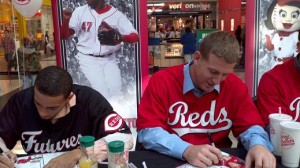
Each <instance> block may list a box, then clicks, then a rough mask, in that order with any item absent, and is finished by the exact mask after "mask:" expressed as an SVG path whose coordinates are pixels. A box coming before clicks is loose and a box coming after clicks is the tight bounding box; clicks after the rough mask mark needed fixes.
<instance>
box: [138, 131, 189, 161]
mask: <svg viewBox="0 0 300 168" xmlns="http://www.w3.org/2000/svg"><path fill="white" fill-rule="evenodd" d="M161 137H164V138H161ZM138 141H139V142H140V143H142V144H143V146H144V147H145V148H146V149H152V150H155V151H157V152H159V153H163V154H165V155H169V156H172V157H175V158H177V159H182V160H183V152H184V151H185V150H186V148H187V147H189V146H190V145H191V144H190V143H188V142H185V141H183V140H182V139H181V138H180V137H178V136H177V135H175V134H170V133H169V132H167V131H166V130H163V129H161V128H160V127H156V128H145V129H142V130H140V131H138Z"/></svg>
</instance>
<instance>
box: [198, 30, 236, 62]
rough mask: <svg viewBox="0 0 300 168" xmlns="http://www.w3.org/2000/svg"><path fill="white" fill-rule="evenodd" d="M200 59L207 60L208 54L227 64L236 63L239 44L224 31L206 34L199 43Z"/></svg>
mask: <svg viewBox="0 0 300 168" xmlns="http://www.w3.org/2000/svg"><path fill="white" fill-rule="evenodd" d="M199 51H200V53H201V57H203V58H204V59H206V60H207V59H208V56H209V55H210V54H215V55H216V56H218V57H220V58H222V59H224V60H225V61H226V62H227V63H229V64H232V63H236V62H237V61H238V58H239V54H240V47H239V43H238V41H237V40H236V38H235V37H234V36H233V35H232V34H230V33H229V32H225V31H216V32H212V33H210V34H208V35H207V36H206V37H205V38H204V39H203V40H202V42H201V44H200V49H199Z"/></svg>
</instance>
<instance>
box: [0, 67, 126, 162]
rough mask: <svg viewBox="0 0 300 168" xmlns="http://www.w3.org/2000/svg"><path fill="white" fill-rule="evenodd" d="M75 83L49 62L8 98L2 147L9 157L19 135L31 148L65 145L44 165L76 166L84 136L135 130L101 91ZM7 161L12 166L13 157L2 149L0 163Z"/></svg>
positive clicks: (0, 125)
mask: <svg viewBox="0 0 300 168" xmlns="http://www.w3.org/2000/svg"><path fill="white" fill-rule="evenodd" d="M72 83H73V81H72V77H71V75H70V74H69V73H68V72H67V71H65V70H64V69H62V68H59V67H56V66H50V67H46V68H44V69H42V70H41V71H40V72H39V74H38V76H37V78H36V81H35V84H34V87H31V88H28V89H25V90H22V91H21V92H18V93H16V94H15V95H13V96H12V97H11V98H10V99H9V101H8V103H7V104H6V105H5V107H4V108H3V109H2V111H1V112H0V148H1V149H2V150H3V151H4V152H5V153H6V154H7V155H8V156H9V158H10V159H11V160H15V157H16V156H15V155H14V154H13V153H12V152H11V151H10V149H12V148H13V147H14V146H15V145H16V143H17V141H18V140H21V143H22V146H23V149H24V150H25V152H26V153H28V154H36V153H53V152H60V151H66V152H65V153H64V154H63V155H61V156H59V157H57V158H54V159H52V160H51V161H50V162H49V163H48V164H47V165H46V166H45V167H74V166H75V164H76V162H78V161H79V158H80V157H81V155H82V154H83V153H82V151H81V150H80V149H78V147H79V138H80V137H81V136H85V135H92V136H94V137H95V138H96V140H99V139H100V140H102V139H101V138H103V137H105V136H106V135H108V134H112V133H116V132H123V133H129V135H131V134H130V129H129V128H128V127H127V125H126V123H125V122H124V120H123V119H122V117H121V116H120V115H118V114H117V113H116V112H114V111H113V108H112V107H111V105H110V104H109V103H108V101H107V100H106V99H105V98H104V97H103V96H102V95H101V94H100V93H98V92H97V91H95V90H93V89H91V88H89V87H86V86H80V85H75V84H72ZM127 135H128V134H127ZM96 143H97V142H96ZM96 143H95V147H96ZM94 150H95V153H96V155H97V151H98V150H102V151H105V149H99V148H97V149H94ZM105 152H106V151H105ZM105 152H104V153H105ZM99 156H100V155H99ZM100 157H101V156H100ZM97 159H99V158H97ZM5 165H6V166H8V167H12V166H13V163H12V162H10V161H9V160H8V159H6V158H5V157H4V156H2V155H0V167H6V166H5Z"/></svg>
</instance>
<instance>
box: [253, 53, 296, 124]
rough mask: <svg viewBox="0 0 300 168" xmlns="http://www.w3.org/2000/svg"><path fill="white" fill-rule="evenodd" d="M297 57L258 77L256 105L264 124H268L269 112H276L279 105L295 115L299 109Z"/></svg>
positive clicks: (294, 116) (283, 109)
mask: <svg viewBox="0 0 300 168" xmlns="http://www.w3.org/2000/svg"><path fill="white" fill-rule="evenodd" d="M297 59H299V56H298V57H294V58H293V59H291V60H289V61H288V62H286V63H284V64H281V65H277V66H275V67H274V68H273V69H271V70H270V71H268V72H266V73H265V74H264V75H263V76H262V77H261V79H260V83H259V86H258V91H257V99H258V102H257V106H258V109H259V111H260V112H261V114H262V119H263V121H264V123H265V124H269V114H271V113H278V109H279V107H281V110H282V112H283V113H286V114H289V115H291V116H292V117H293V118H297V121H300V119H299V117H298V116H296V111H297V110H298V111H299V110H300V109H299V108H300V65H299V61H298V60H297Z"/></svg>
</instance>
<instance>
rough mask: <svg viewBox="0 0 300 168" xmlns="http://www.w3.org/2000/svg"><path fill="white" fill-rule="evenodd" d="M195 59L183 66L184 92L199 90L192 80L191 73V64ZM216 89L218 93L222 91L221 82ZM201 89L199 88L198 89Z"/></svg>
mask: <svg viewBox="0 0 300 168" xmlns="http://www.w3.org/2000/svg"><path fill="white" fill-rule="evenodd" d="M193 63H194V61H191V62H189V63H187V64H185V65H184V67H183V76H184V79H183V94H186V93H187V92H189V91H191V90H198V89H197V88H196V87H195V86H194V83H193V81H192V78H191V74H190V70H189V69H190V68H189V67H190V65H192V64H193ZM214 90H216V91H217V92H218V93H220V84H218V85H215V86H214ZM198 91H199V90H198Z"/></svg>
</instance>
